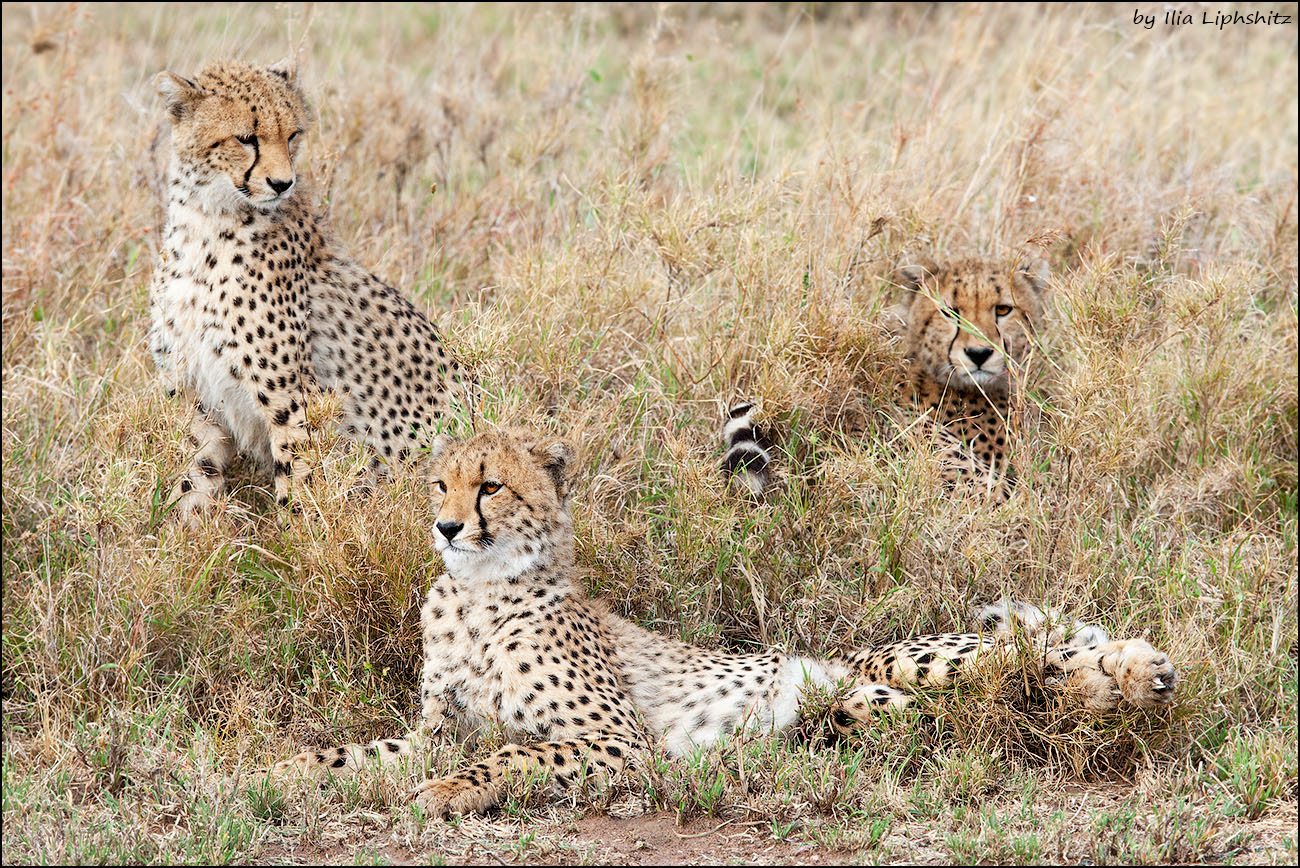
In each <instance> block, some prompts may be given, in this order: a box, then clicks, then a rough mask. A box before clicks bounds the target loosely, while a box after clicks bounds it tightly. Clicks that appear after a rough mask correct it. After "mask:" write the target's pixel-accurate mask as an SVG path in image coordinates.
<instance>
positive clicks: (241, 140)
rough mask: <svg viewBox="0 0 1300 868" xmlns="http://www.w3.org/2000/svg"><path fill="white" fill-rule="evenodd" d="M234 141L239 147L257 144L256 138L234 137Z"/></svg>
mask: <svg viewBox="0 0 1300 868" xmlns="http://www.w3.org/2000/svg"><path fill="white" fill-rule="evenodd" d="M235 141H237V142H239V143H240V144H241V145H255V144H257V136H235Z"/></svg>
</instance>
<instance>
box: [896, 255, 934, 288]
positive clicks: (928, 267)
mask: <svg viewBox="0 0 1300 868" xmlns="http://www.w3.org/2000/svg"><path fill="white" fill-rule="evenodd" d="M914 259H915V262H909V263H908V264H907V265H903V266H900V267H899V269H898V270H897V271H895V272H894V284H895V285H896V286H901V287H902V288H903V289H906V290H911V291H912V292H915V291H916V290H918V289H920V288H921V284H922V283H924V282H925V279H926V278H927V277H933V276H934V275H936V274H938V273H939V266H938V265H936V264H935V262H934V260H933V259H931V258H930V257H928V256H917V257H914Z"/></svg>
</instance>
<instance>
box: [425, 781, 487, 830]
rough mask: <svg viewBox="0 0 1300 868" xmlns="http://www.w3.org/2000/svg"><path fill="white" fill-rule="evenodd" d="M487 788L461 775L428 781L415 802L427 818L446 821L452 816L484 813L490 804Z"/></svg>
mask: <svg viewBox="0 0 1300 868" xmlns="http://www.w3.org/2000/svg"><path fill="white" fill-rule="evenodd" d="M487 796H488V793H487V790H486V788H485V787H483V786H482V785H481V784H477V783H475V782H473V781H471V780H469V779H468V778H465V777H461V776H459V775H456V776H453V777H449V778H439V779H438V780H436V781H426V782H425V783H424V784H422V785H421V786H420V788H419V789H418V790H416V792H415V802H416V804H418V805H419V806H420V810H422V811H423V812H424V815H425V816H426V817H433V818H435V819H439V820H445V819H447V817H448V816H450V815H451V814H470V813H474V812H476V811H482V810H484V809H485V808H487V807H488V806H489V804H490V800H489V799H488V798H487Z"/></svg>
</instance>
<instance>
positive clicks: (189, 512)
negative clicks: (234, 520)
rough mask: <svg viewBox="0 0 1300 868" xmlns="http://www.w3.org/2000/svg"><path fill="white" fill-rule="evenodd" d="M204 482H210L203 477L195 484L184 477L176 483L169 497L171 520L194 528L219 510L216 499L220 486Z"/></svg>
mask: <svg viewBox="0 0 1300 868" xmlns="http://www.w3.org/2000/svg"><path fill="white" fill-rule="evenodd" d="M205 483H210V480H208V479H203V480H201V481H200V482H199V483H197V484H196V483H195V482H194V481H193V480H191V479H190V478H189V477H186V478H184V479H182V480H181V481H180V482H179V483H177V484H176V487H175V488H173V489H172V493H171V497H170V501H171V503H172V504H173V505H172V510H171V518H172V520H173V521H175V522H176V523H177V524H181V525H184V526H186V527H190V528H195V527H199V526H200V525H202V524H203V521H204V519H205V518H208V517H209V516H212V515H215V514H217V513H218V512H220V510H219V508H218V500H217V495H218V494H219V493H220V488H219V487H217V486H213V485H211V484H205Z"/></svg>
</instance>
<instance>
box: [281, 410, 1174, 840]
mask: <svg viewBox="0 0 1300 868" xmlns="http://www.w3.org/2000/svg"><path fill="white" fill-rule="evenodd" d="M433 456H434V457H433V461H432V463H431V465H430V473H431V476H432V479H433V480H434V482H433V485H434V486H435V488H436V489H437V493H436V495H435V500H436V501H437V506H438V508H437V516H436V519H435V525H434V529H433V536H434V541H435V545H436V548H437V549H438V551H439V552H440V553H441V554H442V559H443V563H444V564H445V565H446V567H447V572H446V573H444V574H443V575H440V576H438V577H437V578H436V579H434V581H433V584H432V586H431V587H430V588H429V592H428V595H427V597H426V600H425V603H424V606H423V609H422V611H421V623H422V626H423V637H424V661H423V662H424V667H423V672H422V675H421V679H420V681H421V687H420V700H421V707H422V712H421V720H420V724H419V726H418V727H417V729H416V730H415V731H414V732H412V733H410V734H409V735H408V736H406V737H405V738H401V739H384V740H379V741H375V742H371V743H370V744H368V745H356V744H352V745H346V746H344V747H338V748H332V749H328V750H319V751H307V752H304V753H301V754H299V755H297V756H295V757H293V758H291V759H288V760H284V761H281V762H280V763H277V764H276V765H275V767H274V768H273V769H272V774H273V775H275V776H277V777H284V776H289V775H292V774H294V773H298V772H301V773H307V774H315V773H321V772H328V771H331V770H333V771H337V772H350V771H352V770H355V769H356V768H358V767H360V766H362V765H364V764H365V763H366V762H367V760H368V758H373V759H374V760H375V761H377V762H380V763H383V762H392V761H395V760H396V759H398V758H400V757H405V756H410V755H412V754H413V753H414V752H415V751H417V750H419V749H420V748H421V745H422V744H423V743H424V742H425V740H426V739H428V738H430V737H431V736H433V735H434V734H435V733H438V732H439V731H441V730H443V729H444V727H446V729H447V731H448V732H451V731H457V732H473V731H478V730H480V729H481V728H482V727H483V726H484V725H485V724H486V723H488V722H491V721H495V722H496V723H498V724H500V725H501V726H503V727H504V728H505V731H506V733H507V735H508V737H509V738H510V739H511V740H512V742H513V743H512V744H509V745H507V746H506V747H504V748H502V749H500V750H498V751H497V752H495V753H494V754H492V755H491V756H490V757H489V758H488V759H486V760H485V761H483V762H480V763H477V764H475V765H473V766H472V767H470V768H468V769H466V770H464V771H462V772H460V773H458V774H454V775H451V776H449V777H446V778H442V779H440V780H432V781H428V782H426V783H425V784H424V785H423V786H422V787H421V788H420V790H419V791H418V794H417V799H418V802H419V804H420V805H421V807H422V808H423V809H424V811H425V812H426V813H427V814H430V815H435V816H445V815H446V814H447V813H448V812H455V813H464V812H469V811H481V810H485V809H487V808H488V807H490V806H492V805H493V804H495V803H496V801H497V800H498V799H499V798H500V795H501V792H502V789H503V783H504V776H505V775H506V774H507V772H508V771H509V770H511V769H513V770H516V771H520V770H527V769H530V768H537V767H543V768H546V769H549V770H550V772H551V773H552V779H553V781H554V782H555V783H556V784H557V785H558V786H560V787H565V786H568V785H569V784H570V783H571V782H572V781H573V780H574V778H575V777H576V776H577V775H578V773H579V770H580V769H581V768H583V767H586V768H588V769H592V770H596V771H600V772H610V771H614V770H617V769H618V768H620V767H622V766H623V765H624V764H625V763H627V762H628V761H629V760H633V759H635V758H636V756H637V754H638V752H639V751H641V750H643V749H645V748H647V747H649V746H651V745H653V744H659V745H662V747H663V748H664V749H665V750H666V751H667V752H668V753H669V754H672V755H681V754H685V753H687V752H688V751H690V750H691V749H692V748H694V747H697V746H707V745H709V744H712V743H713V742H715V741H716V740H717V739H719V738H720V737H722V736H724V735H726V734H728V733H730V732H732V731H734V730H735V729H736V728H737V727H750V726H752V727H760V728H763V729H768V730H780V729H783V728H786V727H789V726H791V725H792V724H794V723H796V721H798V719H799V717H800V713H801V702H802V700H803V699H804V696H805V694H806V693H807V692H808V691H809V690H810V688H812V687H814V686H823V687H829V688H832V689H834V690H836V691H842V692H841V695H842V696H843V697H844V699H843V701H842V703H841V704H840V706H839V707H837V708H836V709H835V711H834V713H833V715H832V716H833V718H834V721H833V725H834V726H837V727H844V726H850V725H852V724H853V723H854V722H856V721H861V720H863V719H866V718H867V717H868V716H869V715H870V714H871V713H872V711H873V710H875V709H877V708H882V707H901V706H905V705H906V704H907V703H908V702H909V701H910V698H909V697H908V696H907V695H906V694H904V693H903V692H902V691H900V690H899V689H898V688H900V687H903V686H906V685H910V684H917V683H922V684H941V683H946V682H947V681H948V680H949V679H950V677H951V676H952V674H953V673H954V672H955V671H957V670H959V669H961V668H962V667H964V666H966V665H968V664H970V663H972V662H973V661H974V660H975V659H976V658H977V657H980V656H981V655H984V654H987V653H992V652H993V650H994V649H996V648H1013V647H1014V646H1015V643H1007V642H999V641H997V638H996V637H994V636H987V635H983V634H978V633H977V634H966V635H943V636H925V637H921V638H918V639H912V640H908V641H904V642H899V643H896V644H893V645H889V646H885V647H882V648H874V649H868V650H867V651H862V652H858V653H857V654H854V655H852V656H850V657H848V658H839V659H827V660H818V659H812V658H808V657H798V656H793V655H789V654H785V653H782V652H779V651H770V652H767V653H761V654H729V653H724V652H718V651H705V650H702V649H698V648H693V647H691V646H690V645H687V644H684V643H682V642H679V641H675V640H673V639H669V638H666V637H664V636H659V635H657V634H655V633H651V632H649V631H647V630H643V629H642V628H640V627H638V626H636V625H635V624H632V623H630V622H629V621H626V620H624V619H623V618H620V617H618V616H616V615H613V614H611V613H610V612H609V611H607V610H606V609H605V608H604V607H602V606H601V605H600V604H599V603H596V602H593V601H591V600H589V599H587V598H586V596H585V595H584V594H583V592H582V590H581V586H580V584H579V582H578V579H577V569H576V566H575V563H574V537H573V523H572V520H571V519H570V516H569V508H568V503H569V495H570V490H571V485H572V478H573V471H574V456H573V452H572V450H571V449H570V447H569V446H568V445H567V444H565V443H564V442H563V441H561V440H556V439H548V438H541V437H538V436H536V435H533V434H531V433H529V432H528V431H526V430H521V429H502V430H497V431H489V432H486V433H483V434H479V435H478V436H476V437H474V438H473V439H470V440H467V441H454V440H452V439H451V438H449V437H446V436H445V435H443V436H439V437H438V438H437V439H436V440H435V441H434V444H433ZM987 617H988V618H989V621H988V623H989V624H990V625H992V626H993V627H994V628H997V629H1001V630H1004V631H1005V630H1006V629H1009V626H1010V624H1011V623H1012V621H1018V622H1019V623H1021V624H1023V625H1025V626H1026V627H1027V628H1032V629H1034V630H1039V631H1040V632H1041V631H1042V628H1043V627H1044V622H1045V619H1044V616H1043V615H1042V613H1041V612H1039V611H1038V610H1037V609H1033V608H1032V607H1014V606H1011V607H1008V606H1003V607H1000V608H995V609H992V610H990V612H989V613H988V614H987ZM1001 635H1002V636H1004V637H1005V636H1006V635H1007V634H1006V633H1005V632H1003V633H1002V634H1001ZM1049 638H1050V640H1051V642H1053V643H1055V642H1056V641H1057V640H1058V639H1061V636H1060V635H1056V634H1053V635H1051V636H1049ZM1104 639H1105V637H1104V636H1103V635H1101V634H1100V631H1098V630H1096V629H1095V628H1089V629H1084V630H1080V631H1077V634H1076V635H1075V636H1074V637H1072V638H1071V639H1068V640H1065V641H1063V642H1062V644H1061V645H1060V646H1056V645H1053V647H1051V649H1050V651H1049V653H1048V655H1047V657H1048V661H1047V662H1048V665H1049V667H1050V668H1051V669H1052V670H1053V671H1056V670H1059V678H1058V680H1059V682H1060V683H1061V684H1062V685H1063V686H1064V687H1065V688H1066V689H1068V690H1073V691H1078V692H1079V693H1081V694H1082V696H1083V698H1084V705H1086V706H1088V707H1091V708H1098V709H1109V708H1114V707H1115V705H1116V704H1117V703H1118V702H1120V701H1121V700H1126V701H1129V702H1131V703H1133V704H1135V705H1139V706H1155V705H1160V704H1162V703H1165V702H1168V701H1169V700H1170V699H1171V698H1172V689H1173V684H1174V671H1173V668H1172V666H1170V664H1169V661H1168V658H1166V657H1165V655H1163V654H1160V653H1159V652H1156V651H1155V650H1153V649H1152V648H1151V647H1150V646H1149V645H1147V644H1146V643H1144V642H1140V641H1137V642H1127V643H1126V642H1115V643H1107V644H1100V643H1102V642H1104ZM1089 646H1091V647H1089ZM855 682H856V683H855Z"/></svg>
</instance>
